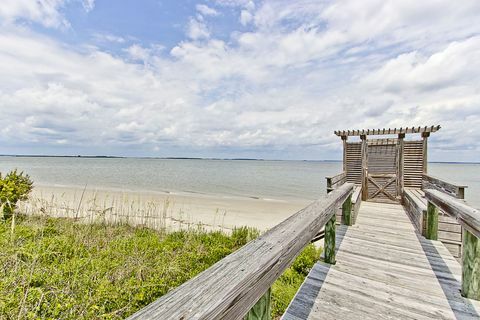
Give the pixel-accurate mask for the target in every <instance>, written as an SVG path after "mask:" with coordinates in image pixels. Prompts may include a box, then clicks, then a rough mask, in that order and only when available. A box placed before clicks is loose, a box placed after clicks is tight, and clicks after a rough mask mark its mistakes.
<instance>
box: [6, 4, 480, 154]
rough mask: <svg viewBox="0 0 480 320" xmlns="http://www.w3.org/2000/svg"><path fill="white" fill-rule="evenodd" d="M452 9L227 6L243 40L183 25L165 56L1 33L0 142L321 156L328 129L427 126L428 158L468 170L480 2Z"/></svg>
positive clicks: (334, 142)
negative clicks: (239, 20)
mask: <svg viewBox="0 0 480 320" xmlns="http://www.w3.org/2000/svg"><path fill="white" fill-rule="evenodd" d="M460 2H461V3H459V2H456V3H450V2H449V1H439V0H438V1H433V0H432V1H424V2H422V3H418V2H413V1H402V2H399V1H376V0H370V1H362V2H361V3H359V2H358V1H341V2H337V1H331V2H320V1H306V0H305V1H279V0H277V1H264V2H262V3H257V5H252V4H253V2H252V4H249V3H250V2H249V1H227V2H222V4H223V5H231V6H233V5H236V6H237V7H236V8H234V10H238V13H239V14H241V12H242V10H244V11H245V12H248V13H249V14H251V18H245V19H247V20H249V21H246V20H244V22H245V23H250V26H251V28H249V29H250V31H248V32H244V33H239V32H236V33H233V35H232V37H231V38H230V39H225V40H220V39H215V38H214V36H212V34H211V33H210V30H209V28H208V27H207V26H206V25H205V22H203V21H199V20H197V19H195V18H191V19H190V20H189V22H188V25H187V35H188V37H189V38H190V39H186V40H183V41H181V42H179V43H178V44H177V45H176V46H175V47H174V48H173V49H171V50H170V51H169V52H163V51H162V48H158V47H156V46H155V45H143V46H140V45H138V44H135V45H128V46H127V45H126V48H125V50H124V53H125V56H123V55H120V56H116V55H112V54H109V53H106V52H103V51H101V50H100V49H96V48H93V47H87V48H80V49H79V48H71V47H68V46H66V45H65V44H62V43H60V42H58V41H55V40H52V39H50V38H48V37H45V36H40V35H39V34H37V33H33V32H31V31H28V30H25V29H23V30H22V29H16V28H11V27H9V28H6V27H4V28H3V29H1V30H0V48H1V49H0V110H1V111H2V117H1V118H0V128H2V129H1V130H2V131H1V132H2V135H1V136H0V145H6V144H12V145H13V144H15V145H22V144H23V145H27V144H29V143H30V144H32V143H35V144H37V145H42V146H45V148H47V147H48V146H51V145H55V146H56V147H59V146H62V145H65V144H66V145H71V146H78V147H80V146H89V148H94V147H98V148H99V150H102V149H101V148H102V146H112V147H115V148H118V150H126V149H130V148H131V147H132V146H145V150H149V152H151V150H154V149H155V148H158V146H161V148H159V149H160V150H165V148H164V147H165V146H171V147H175V148H184V149H185V150H196V151H198V152H204V151H202V150H214V151H212V152H215V150H224V149H228V150H231V151H230V155H231V156H235V155H236V154H238V153H239V152H247V151H248V150H250V151H251V152H256V153H261V152H265V153H264V154H263V156H267V157H268V156H269V155H270V154H271V153H272V152H273V151H275V152H278V153H277V154H278V155H281V154H286V153H289V150H301V154H296V157H299V158H315V157H317V158H318V157H320V158H332V156H331V155H332V154H335V153H336V154H338V152H339V150H340V146H341V144H340V143H339V141H338V139H337V138H336V137H335V136H333V135H332V131H333V130H335V129H348V128H362V127H365V128H375V127H388V126H407V125H408V126H412V125H415V126H418V125H431V124H437V123H438V124H441V125H442V127H443V129H442V131H440V132H439V133H438V134H436V135H433V136H432V138H431V143H432V145H433V146H434V147H437V148H438V149H442V150H445V152H444V153H442V154H439V153H437V154H435V153H432V156H441V157H442V159H437V160H475V159H476V158H477V157H478V151H479V150H480V134H479V133H478V132H477V131H476V130H470V129H465V128H466V127H469V128H475V127H478V126H479V125H480V111H479V105H480V74H479V72H478V70H480V65H479V63H480V38H479V37H478V35H476V34H478V33H479V32H480V27H479V25H478V23H476V19H477V17H478V15H479V14H480V5H479V4H477V3H478V2H477V1H470V0H462V1H460ZM217 4H218V3H217ZM228 10H230V9H228ZM202 14H203V15H206V14H205V13H202ZM213 34H214V33H213ZM105 39H106V40H108V39H107V38H105ZM199 40H201V41H199ZM111 41H115V40H114V39H112V40H111ZM118 43H122V42H121V41H118ZM466 123H467V124H468V126H467V125H465V124H466ZM461 130H463V131H462V132H461ZM460 135H461V136H462V139H461V140H459V139H456V138H457V137H458V136H460ZM432 149H433V148H432ZM245 150H247V151H245ZM252 150H253V151H252ZM262 150H263V151H262ZM272 150H273V151H272ZM452 150H453V151H452ZM0 152H1V150H0ZM120 152H121V151H120ZM449 152H450V153H449ZM165 155H168V154H165ZM170 155H172V154H170ZM174 155H175V154H174ZM200 155H202V154H200ZM457 155H461V159H459V158H458V157H457ZM260 156H262V154H260ZM431 159H432V160H436V159H435V158H431Z"/></svg>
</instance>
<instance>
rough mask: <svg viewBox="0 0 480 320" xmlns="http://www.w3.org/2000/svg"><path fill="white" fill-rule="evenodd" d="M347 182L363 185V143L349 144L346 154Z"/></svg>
mask: <svg viewBox="0 0 480 320" xmlns="http://www.w3.org/2000/svg"><path fill="white" fill-rule="evenodd" d="M345 160H346V163H347V166H346V169H347V182H351V183H355V184H360V185H361V184H362V143H361V142H348V143H347V152H346V159H345Z"/></svg>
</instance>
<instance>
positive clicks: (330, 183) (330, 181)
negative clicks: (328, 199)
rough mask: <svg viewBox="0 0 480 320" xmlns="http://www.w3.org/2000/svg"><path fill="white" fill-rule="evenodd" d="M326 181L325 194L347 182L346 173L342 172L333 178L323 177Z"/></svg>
mask: <svg viewBox="0 0 480 320" xmlns="http://www.w3.org/2000/svg"><path fill="white" fill-rule="evenodd" d="M325 179H327V193H328V192H330V191H332V190H334V189H336V188H338V187H339V186H341V185H342V184H344V183H345V182H347V173H346V172H345V171H344V172H342V173H339V174H337V175H335V176H331V177H325Z"/></svg>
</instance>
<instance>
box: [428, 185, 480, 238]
mask: <svg viewBox="0 0 480 320" xmlns="http://www.w3.org/2000/svg"><path fill="white" fill-rule="evenodd" d="M424 191H425V196H426V198H427V199H428V201H430V202H432V203H433V204H434V205H435V206H437V207H439V208H440V209H441V210H442V211H444V212H445V213H446V214H448V215H450V216H453V217H455V218H456V219H457V220H458V221H459V223H460V224H461V225H462V226H463V227H465V228H466V229H467V230H469V231H470V232H471V233H473V234H474V235H475V236H477V237H480V212H479V211H478V210H477V209H475V208H472V207H470V206H468V205H467V204H466V203H465V202H464V201H462V200H459V199H456V198H454V197H452V196H449V195H447V194H445V193H443V192H441V191H438V190H433V189H426V190H424Z"/></svg>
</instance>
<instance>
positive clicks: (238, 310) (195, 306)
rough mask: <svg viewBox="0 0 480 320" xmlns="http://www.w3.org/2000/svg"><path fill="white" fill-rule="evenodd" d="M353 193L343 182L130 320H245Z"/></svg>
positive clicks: (350, 185) (351, 187)
mask: <svg viewBox="0 0 480 320" xmlns="http://www.w3.org/2000/svg"><path fill="white" fill-rule="evenodd" d="M352 192H353V184H350V183H346V184H344V185H343V186H341V187H340V188H338V189H336V190H334V191H332V192H331V193H329V194H328V195H327V196H326V197H324V198H322V199H319V200H317V201H315V202H313V203H312V204H311V205H309V206H308V207H306V208H304V209H302V210H300V211H299V212H297V213H296V214H294V215H292V216H291V217H290V218H288V219H286V220H285V221H283V222H282V223H280V224H278V225H277V226H275V227H274V228H272V229H270V230H269V231H267V232H266V233H265V234H263V235H262V236H260V237H259V238H257V239H255V240H253V241H251V242H249V243H248V244H246V245H245V246H244V247H242V248H241V249H239V250H237V251H236V252H234V253H232V254H230V255H228V256H227V257H225V258H224V259H222V260H220V261H219V262H217V263H216V264H214V265H213V266H212V267H210V268H208V269H207V270H205V271H204V272H202V273H200V274H199V275H198V276H196V277H195V278H193V279H191V280H190V281H187V282H186V283H184V284H182V285H181V286H180V287H178V288H176V289H174V290H173V291H171V292H169V293H168V294H166V295H165V296H163V297H161V298H160V299H158V300H156V301H155V302H153V303H151V304H150V305H148V306H146V307H145V308H143V309H142V310H140V311H138V312H137V313H135V314H134V315H132V316H131V317H130V318H129V319H233V320H235V319H242V318H243V317H244V316H245V315H246V314H247V312H248V311H249V310H250V309H251V308H252V307H253V305H254V304H255V303H256V302H257V301H258V300H259V298H260V297H261V296H262V295H263V294H264V293H265V292H266V290H267V289H268V288H270V286H271V285H272V284H273V282H274V281H275V280H276V279H277V277H278V276H280V275H281V274H282V272H283V271H284V270H285V269H286V268H287V267H288V266H289V265H290V264H291V262H292V261H293V260H294V259H295V257H296V256H297V255H298V254H299V253H300V252H301V250H302V249H303V248H304V247H305V246H306V245H307V244H308V243H310V240H311V239H312V238H313V237H314V235H315V234H316V233H317V232H318V231H319V230H320V229H321V228H322V227H323V226H324V225H325V223H326V222H327V221H328V220H329V219H330V218H331V217H332V216H334V212H335V210H336V208H338V207H340V205H341V204H342V203H343V202H344V201H345V199H346V198H348V197H349V196H350V195H351V194H352Z"/></svg>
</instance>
